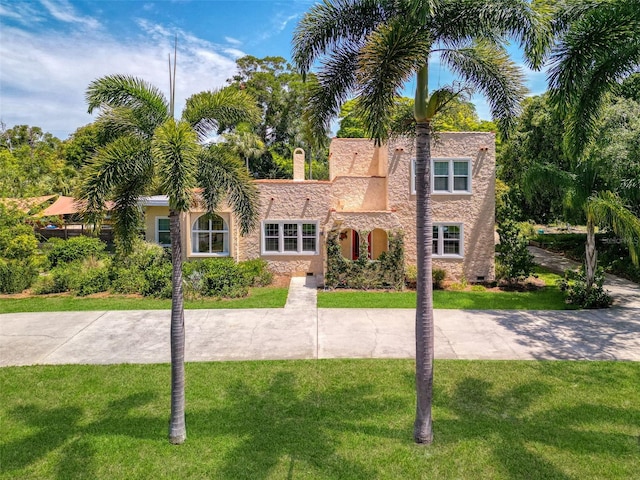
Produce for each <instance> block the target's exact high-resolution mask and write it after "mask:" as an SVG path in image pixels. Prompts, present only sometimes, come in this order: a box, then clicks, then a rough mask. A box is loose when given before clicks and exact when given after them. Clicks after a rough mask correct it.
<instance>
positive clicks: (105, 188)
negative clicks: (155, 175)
mask: <svg viewBox="0 0 640 480" xmlns="http://www.w3.org/2000/svg"><path fill="white" fill-rule="evenodd" d="M152 171H153V162H152V160H151V156H150V151H149V143H148V142H145V141H143V140H141V139H139V138H136V137H121V138H118V139H116V140H114V141H113V142H111V143H109V144H108V145H106V146H104V147H101V148H99V149H98V150H97V151H96V154H95V156H94V157H93V159H92V163H91V164H90V165H89V166H88V168H87V169H86V170H85V173H84V179H83V182H82V184H81V186H80V192H79V193H80V198H82V199H84V200H86V201H87V207H86V212H87V213H94V214H100V213H102V211H103V210H104V205H105V202H106V201H107V200H108V199H110V198H112V196H113V192H114V191H115V189H116V188H117V187H118V185H120V184H121V183H122V182H123V181H125V179H131V178H143V177H145V176H147V175H148V174H149V173H150V172H152Z"/></svg>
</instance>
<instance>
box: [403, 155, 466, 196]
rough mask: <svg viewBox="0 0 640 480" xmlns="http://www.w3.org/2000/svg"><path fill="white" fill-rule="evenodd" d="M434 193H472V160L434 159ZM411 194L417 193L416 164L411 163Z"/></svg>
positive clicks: (432, 190)
mask: <svg viewBox="0 0 640 480" xmlns="http://www.w3.org/2000/svg"><path fill="white" fill-rule="evenodd" d="M431 192H432V193H436V194H438V193H471V159H470V158H432V159H431ZM411 193H412V194H413V195H415V193H416V162H415V159H413V160H412V161H411Z"/></svg>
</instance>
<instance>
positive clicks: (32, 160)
mask: <svg viewBox="0 0 640 480" xmlns="http://www.w3.org/2000/svg"><path fill="white" fill-rule="evenodd" d="M0 171H2V176H1V177H0V196H2V197H29V196H38V195H47V194H62V195H67V194H69V193H70V192H71V190H72V188H73V185H74V181H75V177H76V175H77V172H76V171H75V170H74V169H72V168H70V167H69V166H67V164H66V163H65V160H64V158H63V155H62V144H61V142H60V140H59V139H58V138H56V137H54V136H53V135H51V134H50V133H48V132H43V131H42V129H41V128H40V127H35V126H28V125H16V126H14V127H13V128H8V129H5V128H4V124H1V123H0Z"/></svg>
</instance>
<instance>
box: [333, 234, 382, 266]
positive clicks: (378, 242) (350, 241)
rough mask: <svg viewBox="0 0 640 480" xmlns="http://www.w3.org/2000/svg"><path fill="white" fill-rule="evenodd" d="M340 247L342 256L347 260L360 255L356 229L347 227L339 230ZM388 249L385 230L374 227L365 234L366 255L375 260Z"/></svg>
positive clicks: (354, 258) (358, 236)
mask: <svg viewBox="0 0 640 480" xmlns="http://www.w3.org/2000/svg"><path fill="white" fill-rule="evenodd" d="M340 249H341V252H342V256H343V257H344V258H346V259H348V260H357V259H358V258H359V257H360V234H359V233H358V231H357V230H354V229H352V228H348V229H346V230H342V232H340ZM388 249H389V240H388V237H387V232H386V231H384V230H382V229H380V228H376V229H374V230H373V231H371V232H369V234H368V235H367V257H368V258H369V259H372V260H377V259H378V257H380V254H382V252H386V251H387V250H388Z"/></svg>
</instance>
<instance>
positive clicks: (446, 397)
mask: <svg viewBox="0 0 640 480" xmlns="http://www.w3.org/2000/svg"><path fill="white" fill-rule="evenodd" d="M494 390H495V388H494V384H492V383H491V382H487V381H485V380H481V379H477V378H472V377H467V378H464V379H462V380H461V381H459V382H458V383H457V384H455V386H454V389H453V392H452V393H451V394H447V393H445V392H443V391H439V392H438V391H437V392H436V395H435V403H436V404H437V405H438V406H439V408H444V409H445V410H448V411H449V413H453V414H454V415H455V419H450V418H449V419H442V420H438V419H436V420H435V421H434V429H435V439H436V440H435V441H436V442H437V443H438V444H443V445H446V444H456V443H458V442H460V441H461V440H469V439H478V440H487V441H489V442H490V445H491V447H490V451H491V452H492V454H493V457H494V458H495V460H496V461H497V462H498V464H499V465H500V466H501V467H502V468H503V470H504V471H505V476H506V478H509V479H523V480H525V479H531V478H544V479H558V480H568V479H571V478H575V477H574V476H573V475H569V474H567V473H565V472H563V471H562V470H560V469H559V468H558V466H557V465H558V464H559V463H560V464H561V462H558V461H557V459H558V458H560V459H561V458H569V457H571V456H573V455H582V456H587V457H589V456H592V455H605V456H609V457H610V458H625V457H626V458H633V456H634V455H638V454H639V453H640V452H639V450H640V449H639V448H638V445H637V444H636V441H635V439H634V438H633V437H632V436H631V435H625V434H622V433H615V432H610V431H609V432H607V431H604V430H606V429H603V428H599V427H598V426H597V425H607V428H608V427H610V426H612V425H617V426H628V425H630V424H631V425H636V426H638V427H640V410H638V409H620V408H612V407H611V406H606V405H594V404H587V403H581V404H578V405H571V406H559V407H550V408H547V409H543V410H541V411H537V410H536V409H531V405H532V404H533V403H535V402H538V401H540V399H544V398H545V396H547V394H548V393H549V392H550V391H551V387H550V386H549V385H548V384H546V383H544V382H539V381H533V382H528V383H525V384H521V385H518V386H516V387H513V388H510V389H507V390H504V391H502V392H499V393H495V394H494V393H491V392H492V391H494ZM594 425H596V426H594ZM535 445H543V446H546V447H551V448H550V449H547V451H549V450H552V451H554V452H556V453H557V456H556V461H555V462H554V463H552V462H550V461H549V460H547V459H545V458H544V457H543V456H542V455H541V454H538V453H536V452H534V449H535V447H533V446H535ZM543 450H544V448H543Z"/></svg>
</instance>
